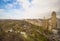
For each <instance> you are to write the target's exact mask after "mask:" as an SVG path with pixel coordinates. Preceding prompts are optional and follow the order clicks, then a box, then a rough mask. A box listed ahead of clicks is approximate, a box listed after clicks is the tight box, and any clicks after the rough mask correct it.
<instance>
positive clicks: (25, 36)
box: [0, 20, 48, 41]
mask: <svg viewBox="0 0 60 41" xmlns="http://www.w3.org/2000/svg"><path fill="white" fill-rule="evenodd" d="M43 32H44V30H43V28H42V27H41V26H37V25H33V24H31V23H28V22H26V21H25V20H0V40H1V41H48V39H47V37H46V36H44V35H43Z"/></svg>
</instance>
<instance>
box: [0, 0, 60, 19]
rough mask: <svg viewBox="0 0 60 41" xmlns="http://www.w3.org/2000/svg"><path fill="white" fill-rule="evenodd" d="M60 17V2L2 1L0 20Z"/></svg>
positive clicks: (37, 0)
mask: <svg viewBox="0 0 60 41" xmlns="http://www.w3.org/2000/svg"><path fill="white" fill-rule="evenodd" d="M52 11H56V12H57V17H58V18H59V16H60V0H0V19H27V18H44V16H45V17H46V18H48V17H50V15H51V12H52Z"/></svg>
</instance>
